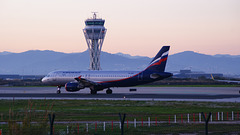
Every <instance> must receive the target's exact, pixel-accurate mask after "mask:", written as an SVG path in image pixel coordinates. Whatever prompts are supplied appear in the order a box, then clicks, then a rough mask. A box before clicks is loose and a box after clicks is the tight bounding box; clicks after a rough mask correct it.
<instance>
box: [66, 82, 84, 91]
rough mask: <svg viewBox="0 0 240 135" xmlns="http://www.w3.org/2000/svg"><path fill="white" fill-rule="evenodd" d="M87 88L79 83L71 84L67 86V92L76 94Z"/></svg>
mask: <svg viewBox="0 0 240 135" xmlns="http://www.w3.org/2000/svg"><path fill="white" fill-rule="evenodd" d="M84 88H85V87H84V86H83V85H81V84H79V83H78V82H69V83H66V84H65V89H66V91H69V92H74V91H79V90H80V89H84Z"/></svg>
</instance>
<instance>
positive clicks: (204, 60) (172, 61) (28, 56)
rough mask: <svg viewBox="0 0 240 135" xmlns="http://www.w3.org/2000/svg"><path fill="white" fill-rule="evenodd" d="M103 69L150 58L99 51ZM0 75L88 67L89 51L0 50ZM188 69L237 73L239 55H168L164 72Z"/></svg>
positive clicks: (134, 65)
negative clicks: (12, 51)
mask: <svg viewBox="0 0 240 135" xmlns="http://www.w3.org/2000/svg"><path fill="white" fill-rule="evenodd" d="M100 57H101V58H100V60H101V68H102V70H112V71H117V70H143V69H144V68H146V67H147V66H148V64H149V63H150V61H151V59H152V58H149V57H143V56H131V55H129V54H123V53H117V54H111V53H107V52H101V56H100ZM0 61H1V64H0V74H21V75H45V74H47V73H49V72H51V71H54V70H74V71H77V70H84V71H86V70H88V68H89V52H88V51H84V52H81V53H62V52H54V51H49V50H45V51H39V50H30V51H26V52H22V53H11V52H0ZM181 69H191V70H192V71H203V72H206V73H223V74H230V75H239V74H240V55H234V56H233V55H206V54H200V53H196V52H193V51H185V52H181V53H176V54H173V55H170V56H169V58H168V62H167V67H166V71H169V72H172V71H179V70H181Z"/></svg>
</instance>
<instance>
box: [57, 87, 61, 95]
mask: <svg viewBox="0 0 240 135" xmlns="http://www.w3.org/2000/svg"><path fill="white" fill-rule="evenodd" d="M57 88H58V90H57V94H61V86H57Z"/></svg>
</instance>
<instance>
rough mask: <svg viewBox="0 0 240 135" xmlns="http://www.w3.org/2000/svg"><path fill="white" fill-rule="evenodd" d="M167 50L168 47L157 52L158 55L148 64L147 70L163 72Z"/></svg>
mask: <svg viewBox="0 0 240 135" xmlns="http://www.w3.org/2000/svg"><path fill="white" fill-rule="evenodd" d="M169 49H170V46H163V47H162V49H161V50H160V51H159V52H158V54H157V55H156V56H155V57H154V58H153V60H152V61H151V62H150V64H149V66H148V67H147V69H149V70H154V71H158V72H164V71H165V67H166V63H167V58H168V52H169Z"/></svg>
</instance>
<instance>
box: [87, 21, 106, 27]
mask: <svg viewBox="0 0 240 135" xmlns="http://www.w3.org/2000/svg"><path fill="white" fill-rule="evenodd" d="M85 23H86V25H101V26H103V25H104V21H86V22H85Z"/></svg>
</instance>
